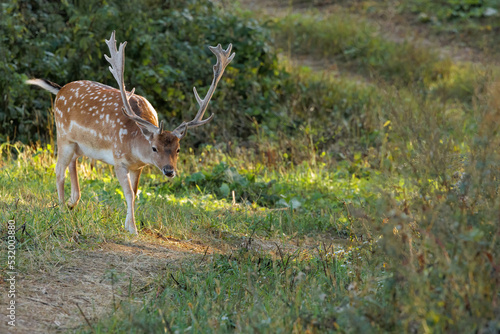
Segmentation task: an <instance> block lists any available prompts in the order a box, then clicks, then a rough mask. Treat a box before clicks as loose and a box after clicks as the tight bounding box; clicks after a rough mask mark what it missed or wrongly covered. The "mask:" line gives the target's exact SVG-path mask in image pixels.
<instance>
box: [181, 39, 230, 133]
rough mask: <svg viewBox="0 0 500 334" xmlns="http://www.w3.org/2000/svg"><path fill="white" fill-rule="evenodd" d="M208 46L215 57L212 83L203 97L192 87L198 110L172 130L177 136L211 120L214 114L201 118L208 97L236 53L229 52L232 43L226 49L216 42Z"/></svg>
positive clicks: (206, 105)
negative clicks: (188, 119) (214, 44)
mask: <svg viewBox="0 0 500 334" xmlns="http://www.w3.org/2000/svg"><path fill="white" fill-rule="evenodd" d="M208 48H209V49H210V51H212V53H213V54H214V55H215V56H216V57H217V63H215V65H214V77H213V80H212V84H211V85H210V88H209V89H208V92H207V94H206V95H205V97H204V98H203V99H202V98H200V96H199V95H198V92H197V90H196V87H193V92H194V96H195V98H196V101H197V102H198V105H199V106H200V108H199V109H198V112H197V113H196V116H195V117H194V119H193V120H192V121H190V122H182V124H181V125H179V126H178V127H177V128H176V129H175V130H174V131H172V133H173V134H174V135H176V136H177V137H179V138H182V137H184V136H185V135H186V133H187V130H188V129H190V128H195V127H197V126H200V125H203V124H206V123H208V122H210V121H211V120H212V118H213V117H214V114H212V115H210V117H208V118H207V119H205V120H203V121H202V120H201V119H202V118H203V115H204V114H205V111H206V110H207V107H208V104H209V102H210V99H211V98H212V95H213V94H214V92H215V88H216V87H217V84H218V83H219V80H220V78H221V77H222V74H223V73H224V70H225V69H226V66H227V65H228V64H229V63H230V62H231V61H232V60H233V58H234V56H235V55H236V54H235V53H233V54H231V49H232V48H233V46H232V44H229V46H228V48H227V49H226V50H224V49H222V46H221V45H220V44H218V45H217V46H216V47H214V46H209V47H208Z"/></svg>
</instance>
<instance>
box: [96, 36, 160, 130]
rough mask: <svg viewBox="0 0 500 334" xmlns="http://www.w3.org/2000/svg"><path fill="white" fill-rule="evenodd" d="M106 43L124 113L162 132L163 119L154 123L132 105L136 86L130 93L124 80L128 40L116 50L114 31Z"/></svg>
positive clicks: (149, 127) (105, 56) (143, 124)
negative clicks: (131, 99) (139, 113)
mask: <svg viewBox="0 0 500 334" xmlns="http://www.w3.org/2000/svg"><path fill="white" fill-rule="evenodd" d="M106 44H107V45H108V48H109V55H110V56H109V57H108V56H107V55H104V58H106V60H107V61H108V62H109V63H110V64H111V66H110V67H109V70H110V71H111V73H112V74H113V76H114V77H115V80H116V82H117V83H118V87H119V88H120V93H121V96H122V101H123V107H122V112H123V114H124V115H125V116H127V117H128V118H130V119H131V120H133V121H134V122H136V123H137V125H139V126H140V127H143V128H146V129H147V130H148V131H150V132H153V133H161V132H162V130H163V121H162V122H160V126H159V127H158V126H156V125H154V124H153V123H151V122H148V121H147V120H145V119H143V118H141V117H139V116H137V115H136V114H135V113H134V111H133V110H132V107H131V106H130V97H132V95H134V92H135V88H133V89H132V91H131V92H130V93H127V91H126V90H125V84H124V82H123V81H124V80H123V72H124V70H125V50H124V49H125V46H126V45H127V42H123V43H120V46H119V48H118V50H116V40H115V32H114V31H113V32H112V33H111V37H110V38H109V40H106Z"/></svg>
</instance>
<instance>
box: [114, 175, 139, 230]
mask: <svg viewBox="0 0 500 334" xmlns="http://www.w3.org/2000/svg"><path fill="white" fill-rule="evenodd" d="M116 176H117V177H118V180H119V181H120V184H121V186H122V188H123V195H124V196H125V200H126V201H127V218H126V219H125V228H126V229H127V230H128V231H129V232H130V233H132V234H137V227H136V226H135V217H134V204H135V194H134V190H133V189H132V184H131V183H130V177H129V171H128V169H127V168H126V167H125V166H121V165H117V166H116Z"/></svg>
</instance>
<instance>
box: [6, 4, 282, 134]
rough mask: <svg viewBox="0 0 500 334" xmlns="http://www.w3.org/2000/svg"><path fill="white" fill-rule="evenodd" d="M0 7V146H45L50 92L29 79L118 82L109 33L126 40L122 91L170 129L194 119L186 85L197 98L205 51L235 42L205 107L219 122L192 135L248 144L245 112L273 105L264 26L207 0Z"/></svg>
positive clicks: (204, 81)
mask: <svg viewBox="0 0 500 334" xmlns="http://www.w3.org/2000/svg"><path fill="white" fill-rule="evenodd" d="M1 11H2V12H1V15H0V16H1V17H2V20H0V36H1V37H0V38H1V39H0V43H1V44H0V52H1V54H0V59H1V62H2V64H5V65H6V66H2V67H1V68H0V71H1V73H0V91H1V92H2V99H1V102H0V103H1V104H0V124H1V127H2V129H4V130H3V131H2V132H1V134H0V141H6V140H7V139H8V138H9V139H10V140H11V141H13V140H21V141H23V142H26V143H28V142H32V141H37V140H43V139H46V136H47V134H48V128H50V127H51V126H52V125H51V124H49V115H48V111H49V108H50V97H49V95H48V93H42V92H41V91H40V90H37V89H34V88H32V87H27V86H26V85H24V83H23V82H24V81H25V80H26V79H27V78H30V77H39V78H45V79H48V80H51V81H53V82H56V83H59V84H61V85H63V84H65V83H68V82H71V81H75V80H81V79H86V80H93V81H98V82H102V83H106V84H110V85H112V86H116V83H115V82H113V79H112V76H111V75H110V73H109V71H108V69H107V68H108V66H107V65H106V62H105V60H104V56H103V55H104V54H105V53H107V52H108V50H107V49H106V45H105V44H104V39H105V38H109V35H110V33H111V31H113V30H116V32H117V39H118V41H124V40H126V41H128V44H127V49H126V70H125V81H126V84H127V87H129V88H132V87H136V88H137V92H138V93H139V94H141V95H143V96H145V97H146V98H148V99H149V101H150V102H151V103H152V104H153V105H154V106H155V108H156V109H157V111H158V112H159V114H160V115H161V116H160V118H165V119H167V121H168V122H169V123H170V124H171V125H173V124H175V123H180V122H181V120H186V119H189V118H190V117H193V116H194V114H195V113H196V110H195V105H196V103H195V100H194V97H193V95H192V87H193V86H196V87H197V88H198V89H199V91H200V92H203V91H204V89H203V87H208V85H209V84H210V82H211V78H212V66H211V64H213V63H214V59H215V58H214V57H213V55H212V54H211V53H210V51H209V50H208V48H207V46H208V45H216V44H217V43H221V44H223V45H224V47H225V46H227V44H228V43H231V42H232V43H233V44H234V51H235V52H236V54H237V57H236V59H235V61H233V63H232V64H231V66H230V67H229V68H228V69H227V70H226V73H225V76H224V80H222V82H221V84H220V85H219V88H218V91H217V93H216V95H215V96H214V98H213V102H212V106H211V112H216V115H217V122H213V123H212V125H210V126H207V127H206V128H205V129H202V130H201V131H196V132H193V134H194V135H195V136H196V135H197V136H198V137H199V138H202V137H203V138H204V140H206V138H207V136H208V137H209V138H210V137H211V135H210V133H217V134H218V136H221V137H224V136H228V134H227V132H229V134H230V135H234V134H235V133H238V134H239V135H241V137H243V138H245V136H248V134H249V132H250V128H251V127H252V126H253V125H252V122H250V121H249V120H248V118H247V116H258V115H260V114H265V113H266V112H268V110H269V109H270V106H271V105H273V104H275V103H276V100H277V99H278V97H277V95H276V92H277V90H278V89H277V87H276V86H277V85H278V82H277V81H276V79H277V78H278V77H279V76H280V73H279V72H278V71H277V65H276V59H275V55H274V54H272V53H270V52H269V47H268V37H267V35H266V30H265V29H264V28H262V27H260V26H259V25H258V24H257V23H256V21H255V20H252V19H244V18H243V19H242V18H239V17H237V16H235V15H233V14H231V13H228V12H223V11H221V10H219V9H218V8H217V6H215V5H214V4H213V3H212V2H210V1H207V0H200V1H194V0H188V1H156V0H151V1H137V0H127V1H102V0H92V1H63V2H48V1H44V0H29V1H28V0H19V1H11V2H8V3H3V4H2V7H1ZM212 136H213V135H212ZM191 137H192V136H191Z"/></svg>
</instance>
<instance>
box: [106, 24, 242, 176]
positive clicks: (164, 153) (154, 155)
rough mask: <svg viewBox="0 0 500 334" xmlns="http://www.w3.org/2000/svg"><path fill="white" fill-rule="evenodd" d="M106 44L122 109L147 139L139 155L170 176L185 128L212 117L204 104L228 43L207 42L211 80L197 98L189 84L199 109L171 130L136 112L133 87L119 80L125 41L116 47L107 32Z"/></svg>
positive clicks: (222, 67)
mask: <svg viewBox="0 0 500 334" xmlns="http://www.w3.org/2000/svg"><path fill="white" fill-rule="evenodd" d="M106 44H107V45H108V48H109V52H110V56H109V57H108V56H107V55H105V56H104V57H105V58H106V60H107V61H108V62H109V63H110V64H111V66H110V67H109V70H110V71H111V73H112V74H113V76H114V78H115V80H116V82H117V83H118V87H119V89H120V94H121V97H122V101H123V107H122V113H123V114H124V115H125V116H126V117H127V118H128V119H130V120H131V121H133V122H135V123H136V124H137V126H138V127H139V129H140V130H141V132H142V134H143V136H144V137H145V138H146V139H147V141H148V142H149V144H150V150H149V152H141V154H142V155H143V156H145V157H146V159H147V160H148V162H149V163H151V164H153V165H155V166H156V167H158V168H159V169H160V170H161V171H162V172H163V174H164V175H165V176H167V177H174V176H175V173H176V169H177V157H178V154H179V151H180V143H179V141H180V140H181V139H182V138H183V137H184V136H185V135H186V133H187V130H188V129H190V128H195V127H198V126H201V125H203V124H206V123H208V122H210V121H211V120H212V119H213V116H214V115H213V114H212V115H210V117H208V118H207V119H205V120H202V119H203V115H204V114H205V111H206V110H207V107H208V104H209V102H210V99H211V98H212V95H213V93H214V91H215V89H216V87H217V84H218V83H219V80H220V78H221V77H222V74H223V73H224V70H225V68H226V66H227V65H228V64H229V63H230V62H231V61H232V60H233V58H234V56H235V54H234V53H233V54H231V49H232V45H231V44H229V46H228V48H227V49H226V50H223V49H222V47H221V45H220V44H218V45H217V46H216V47H212V46H210V47H209V48H210V50H211V51H212V53H214V54H215V56H216V57H217V63H216V64H215V65H214V67H213V71H214V77H213V80H212V84H211V85H210V88H209V89H208V92H207V94H206V95H205V97H204V98H203V99H201V98H200V96H199V95H198V92H197V91H196V88H193V91H194V96H195V98H196V101H197V102H198V105H199V109H198V112H197V114H196V116H195V117H194V119H193V120H192V121H189V122H183V123H182V124H181V125H179V126H178V127H177V128H176V129H174V130H173V131H165V130H163V121H161V122H160V124H159V126H156V125H155V124H153V123H151V122H149V121H147V120H145V119H143V118H141V117H139V116H137V115H136V114H135V113H134V111H133V109H132V107H131V105H130V98H131V96H132V95H133V94H134V91H135V88H134V89H132V91H130V92H127V91H126V90H125V84H124V80H123V73H124V68H125V50H124V49H125V46H126V44H127V42H124V43H120V46H119V48H118V50H117V49H116V40H115V32H113V33H112V34H111V37H110V39H109V40H106Z"/></svg>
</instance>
